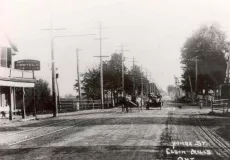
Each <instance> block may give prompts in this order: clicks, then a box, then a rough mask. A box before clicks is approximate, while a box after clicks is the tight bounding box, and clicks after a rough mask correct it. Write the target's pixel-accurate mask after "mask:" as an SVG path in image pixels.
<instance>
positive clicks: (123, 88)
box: [118, 45, 129, 97]
mask: <svg viewBox="0 0 230 160" xmlns="http://www.w3.org/2000/svg"><path fill="white" fill-rule="evenodd" d="M119 47H121V50H118V51H121V83H122V97H123V96H124V92H125V75H124V74H125V71H124V61H125V57H124V51H129V50H124V46H123V45H121V46H119Z"/></svg>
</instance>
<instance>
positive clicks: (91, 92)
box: [74, 66, 101, 99]
mask: <svg viewBox="0 0 230 160" xmlns="http://www.w3.org/2000/svg"><path fill="white" fill-rule="evenodd" d="M82 84H83V90H84V92H85V96H86V98H90V99H100V98H101V94H100V93H101V92H100V69H99V66H95V67H93V68H91V69H88V70H87V71H86V73H84V74H83V80H82ZM74 87H75V89H76V88H77V87H78V84H77V83H76V84H75V85H74Z"/></svg>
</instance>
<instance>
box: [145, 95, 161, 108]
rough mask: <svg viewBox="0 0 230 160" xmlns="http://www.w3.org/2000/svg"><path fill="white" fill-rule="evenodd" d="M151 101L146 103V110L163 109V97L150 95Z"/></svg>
mask: <svg viewBox="0 0 230 160" xmlns="http://www.w3.org/2000/svg"><path fill="white" fill-rule="evenodd" d="M148 97H149V99H148V100H147V102H146V109H147V110H149V108H156V107H160V109H161V107H162V106H163V102H162V100H161V98H162V96H161V95H153V94H149V96H148Z"/></svg>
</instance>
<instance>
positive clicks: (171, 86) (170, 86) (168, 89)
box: [167, 85, 174, 93]
mask: <svg viewBox="0 0 230 160" xmlns="http://www.w3.org/2000/svg"><path fill="white" fill-rule="evenodd" d="M167 91H168V93H172V92H174V86H173V85H168V87H167Z"/></svg>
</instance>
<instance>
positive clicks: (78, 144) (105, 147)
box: [0, 105, 230, 160]
mask: <svg viewBox="0 0 230 160" xmlns="http://www.w3.org/2000/svg"><path fill="white" fill-rule="evenodd" d="M203 113H206V110H202V111H201V110H199V109H190V108H182V109H178V108H175V107H173V106H170V105H168V106H166V107H163V108H162V110H159V109H152V110H143V111H141V112H139V111H138V110H136V109H134V110H133V112H132V113H121V109H110V110H104V111H102V110H101V111H100V110H99V111H97V112H95V111H92V110H91V111H87V112H86V111H84V112H76V113H74V114H71V115H68V116H61V117H59V118H56V119H53V120H44V121H38V122H36V123H27V124H24V125H21V126H15V127H14V128H13V129H12V130H7V129H5V130H4V128H3V127H2V128H1V130H0V131H2V132H0V136H1V140H0V144H1V149H0V159H23V160H24V159H28V160H30V159H109V160H111V159H119V160H121V159H153V160H155V159H177V160H192V159H194V160H197V159H207V160H208V159H216V160H219V159H230V150H229V143H228V142H227V141H225V140H223V139H222V138H221V137H220V136H219V135H217V134H216V133H215V132H213V130H211V129H210V128H209V127H207V126H206V121H205V120H208V117H207V116H202V114H203ZM3 131H4V132H3Z"/></svg>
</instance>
